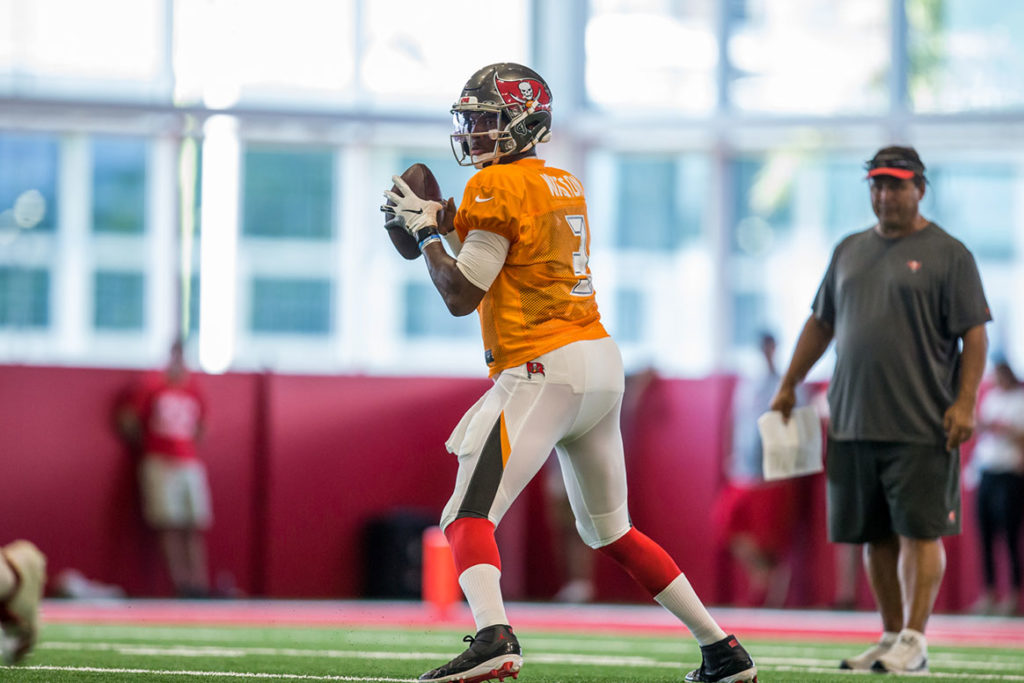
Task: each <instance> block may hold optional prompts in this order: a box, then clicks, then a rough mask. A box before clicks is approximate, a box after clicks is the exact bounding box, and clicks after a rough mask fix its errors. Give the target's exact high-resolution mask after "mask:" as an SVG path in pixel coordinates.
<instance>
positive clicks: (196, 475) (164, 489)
mask: <svg viewBox="0 0 1024 683" xmlns="http://www.w3.org/2000/svg"><path fill="white" fill-rule="evenodd" d="M205 419H206V402H205V400H204V398H203V394H202V391H201V390H200V388H199V385H198V383H197V382H196V380H195V378H194V377H193V376H192V374H191V373H190V372H189V370H188V367H187V366H186V365H185V357H184V349H183V344H182V341H181V340H180V339H179V340H176V341H175V342H174V344H173V345H172V346H171V353H170V360H169V361H168V363H167V367H166V368H165V369H164V370H163V372H159V373H151V374H147V375H146V376H145V377H143V378H142V380H141V381H140V382H139V383H138V385H137V386H135V387H134V388H133V389H132V391H131V393H130V398H129V399H128V400H127V401H126V402H125V403H124V404H123V405H122V406H121V409H120V410H119V412H118V425H119V427H120V431H121V434H122V435H123V436H124V438H125V439H126V440H127V441H128V443H129V444H130V445H131V446H132V448H133V451H134V452H135V453H137V454H138V455H139V458H140V460H139V486H140V492H141V498H142V508H143V517H144V519H145V521H146V523H147V524H148V525H149V526H150V527H151V528H152V529H153V530H154V531H155V532H156V533H157V535H158V537H159V539H160V546H161V549H162V552H163V555H164V560H165V562H166V564H167V569H168V572H169V574H170V578H171V582H172V583H173V585H174V590H175V592H176V594H177V595H178V596H179V597H183V598H203V597H208V596H209V594H210V581H209V575H208V571H207V566H206V541H205V538H204V533H205V531H206V530H207V529H208V528H209V527H210V524H211V522H212V511H211V505H210V491H209V485H208V482H207V476H206V466H205V465H204V464H203V462H202V461H201V460H200V459H199V455H198V452H197V444H198V442H199V440H200V438H201V437H202V435H203V428H204V422H205Z"/></svg>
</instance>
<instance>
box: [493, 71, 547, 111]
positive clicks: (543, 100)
mask: <svg viewBox="0 0 1024 683" xmlns="http://www.w3.org/2000/svg"><path fill="white" fill-rule="evenodd" d="M494 85H495V87H497V89H498V92H499V93H501V98H502V99H503V100H505V104H508V105H515V104H519V105H522V107H523V108H525V109H530V108H531V107H532V108H534V109H548V108H550V107H551V93H549V92H548V91H547V88H545V87H544V84H543V83H541V82H540V81H538V80H534V79H532V78H523V79H519V80H514V81H506V80H502V79H500V78H497V77H495V79H494Z"/></svg>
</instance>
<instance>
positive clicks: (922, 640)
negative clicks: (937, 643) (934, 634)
mask: <svg viewBox="0 0 1024 683" xmlns="http://www.w3.org/2000/svg"><path fill="white" fill-rule="evenodd" d="M899 635H908V636H913V637H915V638H917V641H918V642H919V643H921V649H922V650H924V651H925V652H927V651H928V639H927V638H925V637H924V634H923V633H921V632H920V631H915V630H914V629H912V628H905V629H903V630H902V631H900V632H899Z"/></svg>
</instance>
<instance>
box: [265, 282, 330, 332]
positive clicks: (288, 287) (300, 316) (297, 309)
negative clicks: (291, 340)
mask: <svg viewBox="0 0 1024 683" xmlns="http://www.w3.org/2000/svg"><path fill="white" fill-rule="evenodd" d="M250 320H251V325H250V327H251V329H252V331H253V332H258V333H274V334H312V335H324V334H327V333H329V332H330V331H331V283H330V281H329V280H319V279H300V278H271V277H258V278H255V279H254V280H253V282H252V315H251V318H250Z"/></svg>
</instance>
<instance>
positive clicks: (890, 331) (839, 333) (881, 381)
mask: <svg viewBox="0 0 1024 683" xmlns="http://www.w3.org/2000/svg"><path fill="white" fill-rule="evenodd" d="M866 167H867V176H868V185H869V189H870V196H871V208H872V209H873V210H874V213H875V215H876V216H877V217H878V223H877V224H876V225H874V226H873V227H871V228H868V229H867V230H863V231H861V232H857V233H854V234H852V235H849V236H847V237H846V238H844V239H843V240H842V241H841V242H840V243H839V245H838V246H837V247H836V248H835V251H834V252H833V254H832V260H831V263H830V264H829V267H828V270H827V271H826V273H825V277H824V279H823V280H822V282H821V286H820V287H819V289H818V293H817V296H816V297H815V299H814V305H813V308H812V314H811V316H810V317H809V318H808V319H807V322H806V323H805V324H804V328H803V331H802V332H801V334H800V337H799V339H798V341H797V345H796V349H795V350H794V352H793V358H792V360H791V361H790V364H789V368H788V369H787V370H786V373H785V375H784V376H783V378H782V380H781V382H780V385H779V389H778V392H777V393H776V395H775V397H774V398H773V399H772V404H771V407H772V409H773V410H779V411H781V412H782V413H783V415H785V416H786V417H788V415H789V412H790V410H791V409H792V408H793V405H794V403H795V388H796V385H797V384H798V383H799V382H800V381H802V380H803V378H804V377H805V376H806V375H807V372H808V371H809V370H810V369H811V367H812V366H813V365H814V364H815V362H817V360H818V359H819V358H821V356H822V354H823V353H824V352H825V350H826V349H827V348H828V345H829V343H830V342H831V341H832V339H833V338H834V339H835V340H836V365H835V370H834V373H833V375H832V381H831V383H830V385H829V390H828V399H829V406H830V411H831V425H830V428H829V439H828V457H827V464H826V467H827V469H826V472H827V480H828V519H829V538H830V540H831V541H833V542H835V543H863V544H865V548H864V564H865V568H866V571H867V575H868V579H869V581H870V584H871V589H872V592H873V593H874V596H875V601H876V603H877V605H878V609H879V612H880V613H881V617H882V626H883V631H884V632H883V634H882V637H881V639H880V640H879V642H878V643H877V644H875V645H873V646H872V647H871V648H869V649H868V650H867V651H866V652H864V653H863V654H861V655H859V656H857V657H851V658H849V659H844V660H843V661H842V663H841V664H840V666H841V668H844V669H872V670H874V671H877V672H893V673H904V672H913V673H924V672H927V671H928V649H927V642H926V639H925V636H924V631H925V625H926V623H927V621H928V617H929V616H930V615H931V611H932V607H933V605H934V603H935V597H936V595H937V594H938V591H939V586H940V585H941V583H942V576H943V573H944V572H945V565H946V555H945V550H944V548H943V545H942V536H948V535H953V534H958V533H959V532H960V526H961V522H960V453H959V446H960V444H961V443H963V442H964V441H966V440H967V439H969V438H970V437H971V434H972V432H973V429H974V408H975V402H976V400H977V394H978V385H979V383H980V381H981V376H982V373H983V372H984V368H985V354H986V350H987V346H988V338H987V334H986V332H985V323H986V322H988V321H989V320H991V315H990V314H989V310H988V306H987V304H986V301H985V294H984V292H983V290H982V286H981V279H980V277H979V275H978V269H977V266H976V265H975V262H974V257H973V256H972V255H971V253H970V251H968V250H967V248H966V247H965V246H964V245H963V244H962V243H961V242H959V241H958V240H957V239H955V238H953V237H951V236H950V235H949V234H948V233H946V232H945V231H944V230H943V229H942V228H940V227H939V226H937V225H935V224H934V223H932V222H931V221H929V220H927V219H926V218H924V217H923V216H921V214H920V213H919V211H918V204H919V202H920V201H921V199H922V197H924V194H925V175H924V174H925V166H924V164H923V163H922V162H921V159H920V157H919V156H918V154H917V152H916V151H915V150H914V149H913V148H910V147H885V148H883V149H881V150H879V151H878V153H877V154H876V155H875V156H874V157H873V158H872V159H871V160H870V161H869V162H868V163H867V165H866ZM961 342H962V349H961V348H960V346H961Z"/></svg>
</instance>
